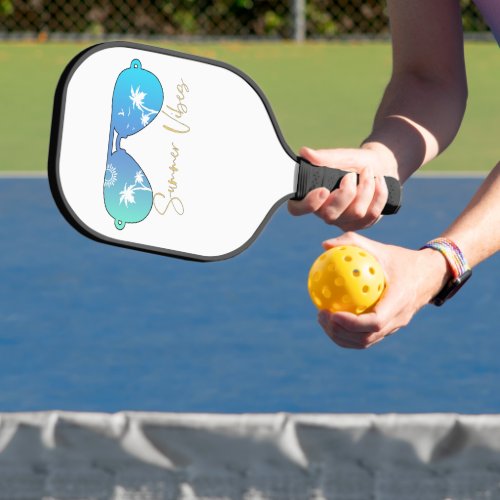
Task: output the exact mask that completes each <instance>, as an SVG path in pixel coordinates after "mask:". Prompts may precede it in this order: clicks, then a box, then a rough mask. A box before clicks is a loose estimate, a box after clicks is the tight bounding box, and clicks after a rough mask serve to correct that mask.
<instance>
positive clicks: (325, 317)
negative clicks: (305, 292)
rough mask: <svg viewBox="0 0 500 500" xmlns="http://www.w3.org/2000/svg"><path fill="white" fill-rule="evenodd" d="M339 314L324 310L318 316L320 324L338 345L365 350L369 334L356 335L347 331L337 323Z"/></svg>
mask: <svg viewBox="0 0 500 500" xmlns="http://www.w3.org/2000/svg"><path fill="white" fill-rule="evenodd" d="M336 316H337V313H331V312H329V311H326V310H323V311H320V313H319V314H318V322H319V324H320V325H321V326H322V327H323V330H324V331H325V333H326V334H327V335H328V336H329V337H330V338H331V339H332V340H333V341H334V342H335V343H337V344H339V345H342V347H350V348H355V349H363V348H365V347H366V344H367V340H366V338H367V337H368V335H369V334H366V335H363V334H356V333H353V332H350V331H347V330H345V329H344V328H342V327H341V326H339V325H338V324H337V323H336V322H335V318H336Z"/></svg>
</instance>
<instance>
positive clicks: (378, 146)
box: [361, 139, 399, 179]
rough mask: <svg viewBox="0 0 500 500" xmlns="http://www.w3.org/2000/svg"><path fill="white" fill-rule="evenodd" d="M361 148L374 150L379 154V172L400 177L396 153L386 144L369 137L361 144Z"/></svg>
mask: <svg viewBox="0 0 500 500" xmlns="http://www.w3.org/2000/svg"><path fill="white" fill-rule="evenodd" d="M361 149H365V150H368V151H372V152H374V153H375V154H376V155H377V156H378V158H379V164H380V165H381V171H380V172H377V173H379V174H383V175H388V176H390V177H395V178H396V179H399V172H398V162H397V160H396V157H395V156H394V153H393V152H392V151H391V150H390V149H389V148H388V147H387V146H386V145H385V144H382V143H381V142H377V141H370V140H368V139H367V140H366V141H365V142H363V144H361Z"/></svg>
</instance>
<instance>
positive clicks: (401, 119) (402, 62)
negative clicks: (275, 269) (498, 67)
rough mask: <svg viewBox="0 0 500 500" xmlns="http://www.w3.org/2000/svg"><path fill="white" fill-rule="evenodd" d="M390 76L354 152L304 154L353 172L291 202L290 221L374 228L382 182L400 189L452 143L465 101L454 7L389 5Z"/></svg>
mask: <svg viewBox="0 0 500 500" xmlns="http://www.w3.org/2000/svg"><path fill="white" fill-rule="evenodd" d="M388 8H389V16H390V19H391V30H392V39H393V71H392V76H391V80H390V82H389V84H388V85H387V88H386V90H385V93H384V96H383V98H382V101H381V103H380V105H379V108H378V111H377V114H376V116H375V120H374V124H373V130H372V132H371V134H370V135H369V136H368V137H367V138H366V139H365V141H364V142H363V145H362V146H361V147H360V148H357V149H356V148H352V149H339V148H336V149H323V150H318V151H314V150H310V149H307V148H303V149H301V151H300V154H301V155H302V156H304V157H305V158H306V159H307V160H309V161H310V162H311V163H313V164H316V165H327V166H330V167H335V168H341V169H344V170H350V171H353V172H357V173H359V184H358V185H356V178H355V176H349V175H348V176H345V177H344V179H343V181H342V183H341V185H340V189H337V190H336V191H334V192H333V193H331V194H330V193H329V192H328V190H326V189H324V188H319V189H315V190H314V191H312V192H311V193H309V194H308V195H307V196H306V197H305V198H304V199H303V200H302V201H290V202H289V203H288V208H289V210H290V213H292V214H293V215H304V214H307V213H315V214H316V215H318V216H319V217H321V218H322V219H323V220H324V221H325V222H327V223H328V224H335V225H337V226H339V227H340V228H341V229H344V230H356V229H362V228H364V227H367V226H370V225H372V224H373V223H375V222H376V221H377V220H378V219H379V217H380V213H381V211H382V209H383V207H384V205H385V202H386V200H387V189H386V188H385V185H384V183H383V182H381V177H382V176H384V175H390V176H393V177H397V178H399V179H400V180H401V181H402V182H404V181H405V180H406V179H407V178H408V177H410V176H411V174H412V173H413V172H414V171H415V170H416V169H417V168H418V167H420V166H421V165H423V164H424V163H426V162H428V161H429V160H431V159H432V158H434V157H435V156H436V155H437V154H439V153H440V152H441V151H443V150H444V149H445V148H446V146H448V144H449V143H450V142H451V141H452V140H453V138H454V137H455V135H456V133H457V131H458V128H459V126H460V123H461V120H462V117H463V114H464V110H465V104H466V100H467V81H466V76H465V67H464V54H463V40H462V26H461V19H460V8H459V1H458V0H388Z"/></svg>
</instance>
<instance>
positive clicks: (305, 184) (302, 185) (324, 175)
mask: <svg viewBox="0 0 500 500" xmlns="http://www.w3.org/2000/svg"><path fill="white" fill-rule="evenodd" d="M297 161H298V164H299V174H298V180H297V192H296V193H295V196H294V197H293V198H292V199H293V200H302V199H303V198H305V196H306V194H307V193H309V192H310V191H312V190H313V189H316V188H319V187H326V188H327V189H329V190H330V191H333V190H334V189H337V188H338V187H339V185H340V181H341V180H342V178H343V177H344V176H345V175H347V174H349V173H350V172H346V171H345V170H339V169H338V168H331V167H317V166H315V165H312V164H311V163H309V162H308V161H307V160H304V158H298V159H297ZM384 179H385V183H386V184H387V189H388V191H389V195H388V198H387V203H386V204H385V207H384V209H383V210H382V213H383V214H384V215H390V214H395V213H396V212H397V211H398V210H399V208H400V207H401V196H402V189H401V184H400V183H399V181H398V180H397V179H395V178H394V177H384ZM357 182H359V175H357Z"/></svg>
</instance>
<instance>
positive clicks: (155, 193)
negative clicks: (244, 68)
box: [49, 42, 297, 260]
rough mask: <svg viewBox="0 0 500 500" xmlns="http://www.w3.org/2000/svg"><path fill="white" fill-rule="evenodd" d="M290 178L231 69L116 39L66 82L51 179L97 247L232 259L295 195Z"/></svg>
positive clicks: (281, 145) (262, 102)
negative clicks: (108, 246)
mask: <svg viewBox="0 0 500 500" xmlns="http://www.w3.org/2000/svg"><path fill="white" fill-rule="evenodd" d="M296 176H297V167H296V157H295V155H294V154H293V153H292V152H291V150H290V148H289V147H288V146H287V145H286V143H285V142H284V140H283V138H282V136H281V134H280V132H279V129H278V126H277V124H276V121H275V119H274V117H273V115H272V112H271V109H270V106H269V104H268V103H267V101H266V99H265V97H264V95H263V94H262V92H261V91H260V89H258V87H257V86H256V84H255V83H253V82H252V81H251V80H250V79H249V78H248V77H247V76H246V75H244V74H243V73H241V72H240V71H239V70H237V69H235V68H232V67H230V66H228V65H225V64H223V63H219V62H216V61H210V60H206V59H202V58H197V57H194V56H189V55H186V54H180V53H178V52H172V51H167V50H162V49H157V48H153V47H148V46H143V45H138V44H132V43H124V42H119V43H106V44H101V45H97V46H95V47H92V48H90V49H88V50H87V51H84V52H83V53H81V54H80V55H79V56H77V57H76V58H75V59H74V60H73V61H72V62H71V63H70V64H69V66H68V67H67V68H66V70H65V72H64V74H63V76H62V77H61V80H60V82H59V85H58V89H57V92H56V97H55V107H54V117H53V125H52V136H51V147H50V155H49V180H50V184H51V189H52V193H53V195H54V198H55V200H56V202H57V204H58V207H59V208H60V210H61V211H62V213H63V214H64V215H65V217H66V218H67V219H68V221H69V222H70V223H71V224H72V225H74V226H75V227H76V228H77V229H78V230H79V231H81V232H83V233H84V234H86V235H87V236H89V237H91V238H93V239H96V240H99V241H103V242H106V243H110V244H115V245H121V246H126V247H131V248H135V249H139V250H146V251H151V252H157V253H162V254H166V255H171V256H177V257H182V258H189V259H195V260H219V259H223V258H227V257H231V256H233V255H236V254H237V253H239V252H241V251H242V250H243V249H244V248H246V247H247V246H248V245H249V244H250V243H251V241H253V239H254V238H255V237H256V236H257V234H258V232H259V231H260V229H262V227H263V225H264V224H265V222H266V221H267V220H268V218H269V217H270V215H271V214H272V212H273V211H274V210H275V209H276V208H277V207H278V206H279V205H280V204H281V203H282V202H283V201H284V200H285V199H287V198H289V197H291V196H293V193H294V192H295V188H296V183H297V179H296Z"/></svg>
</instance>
